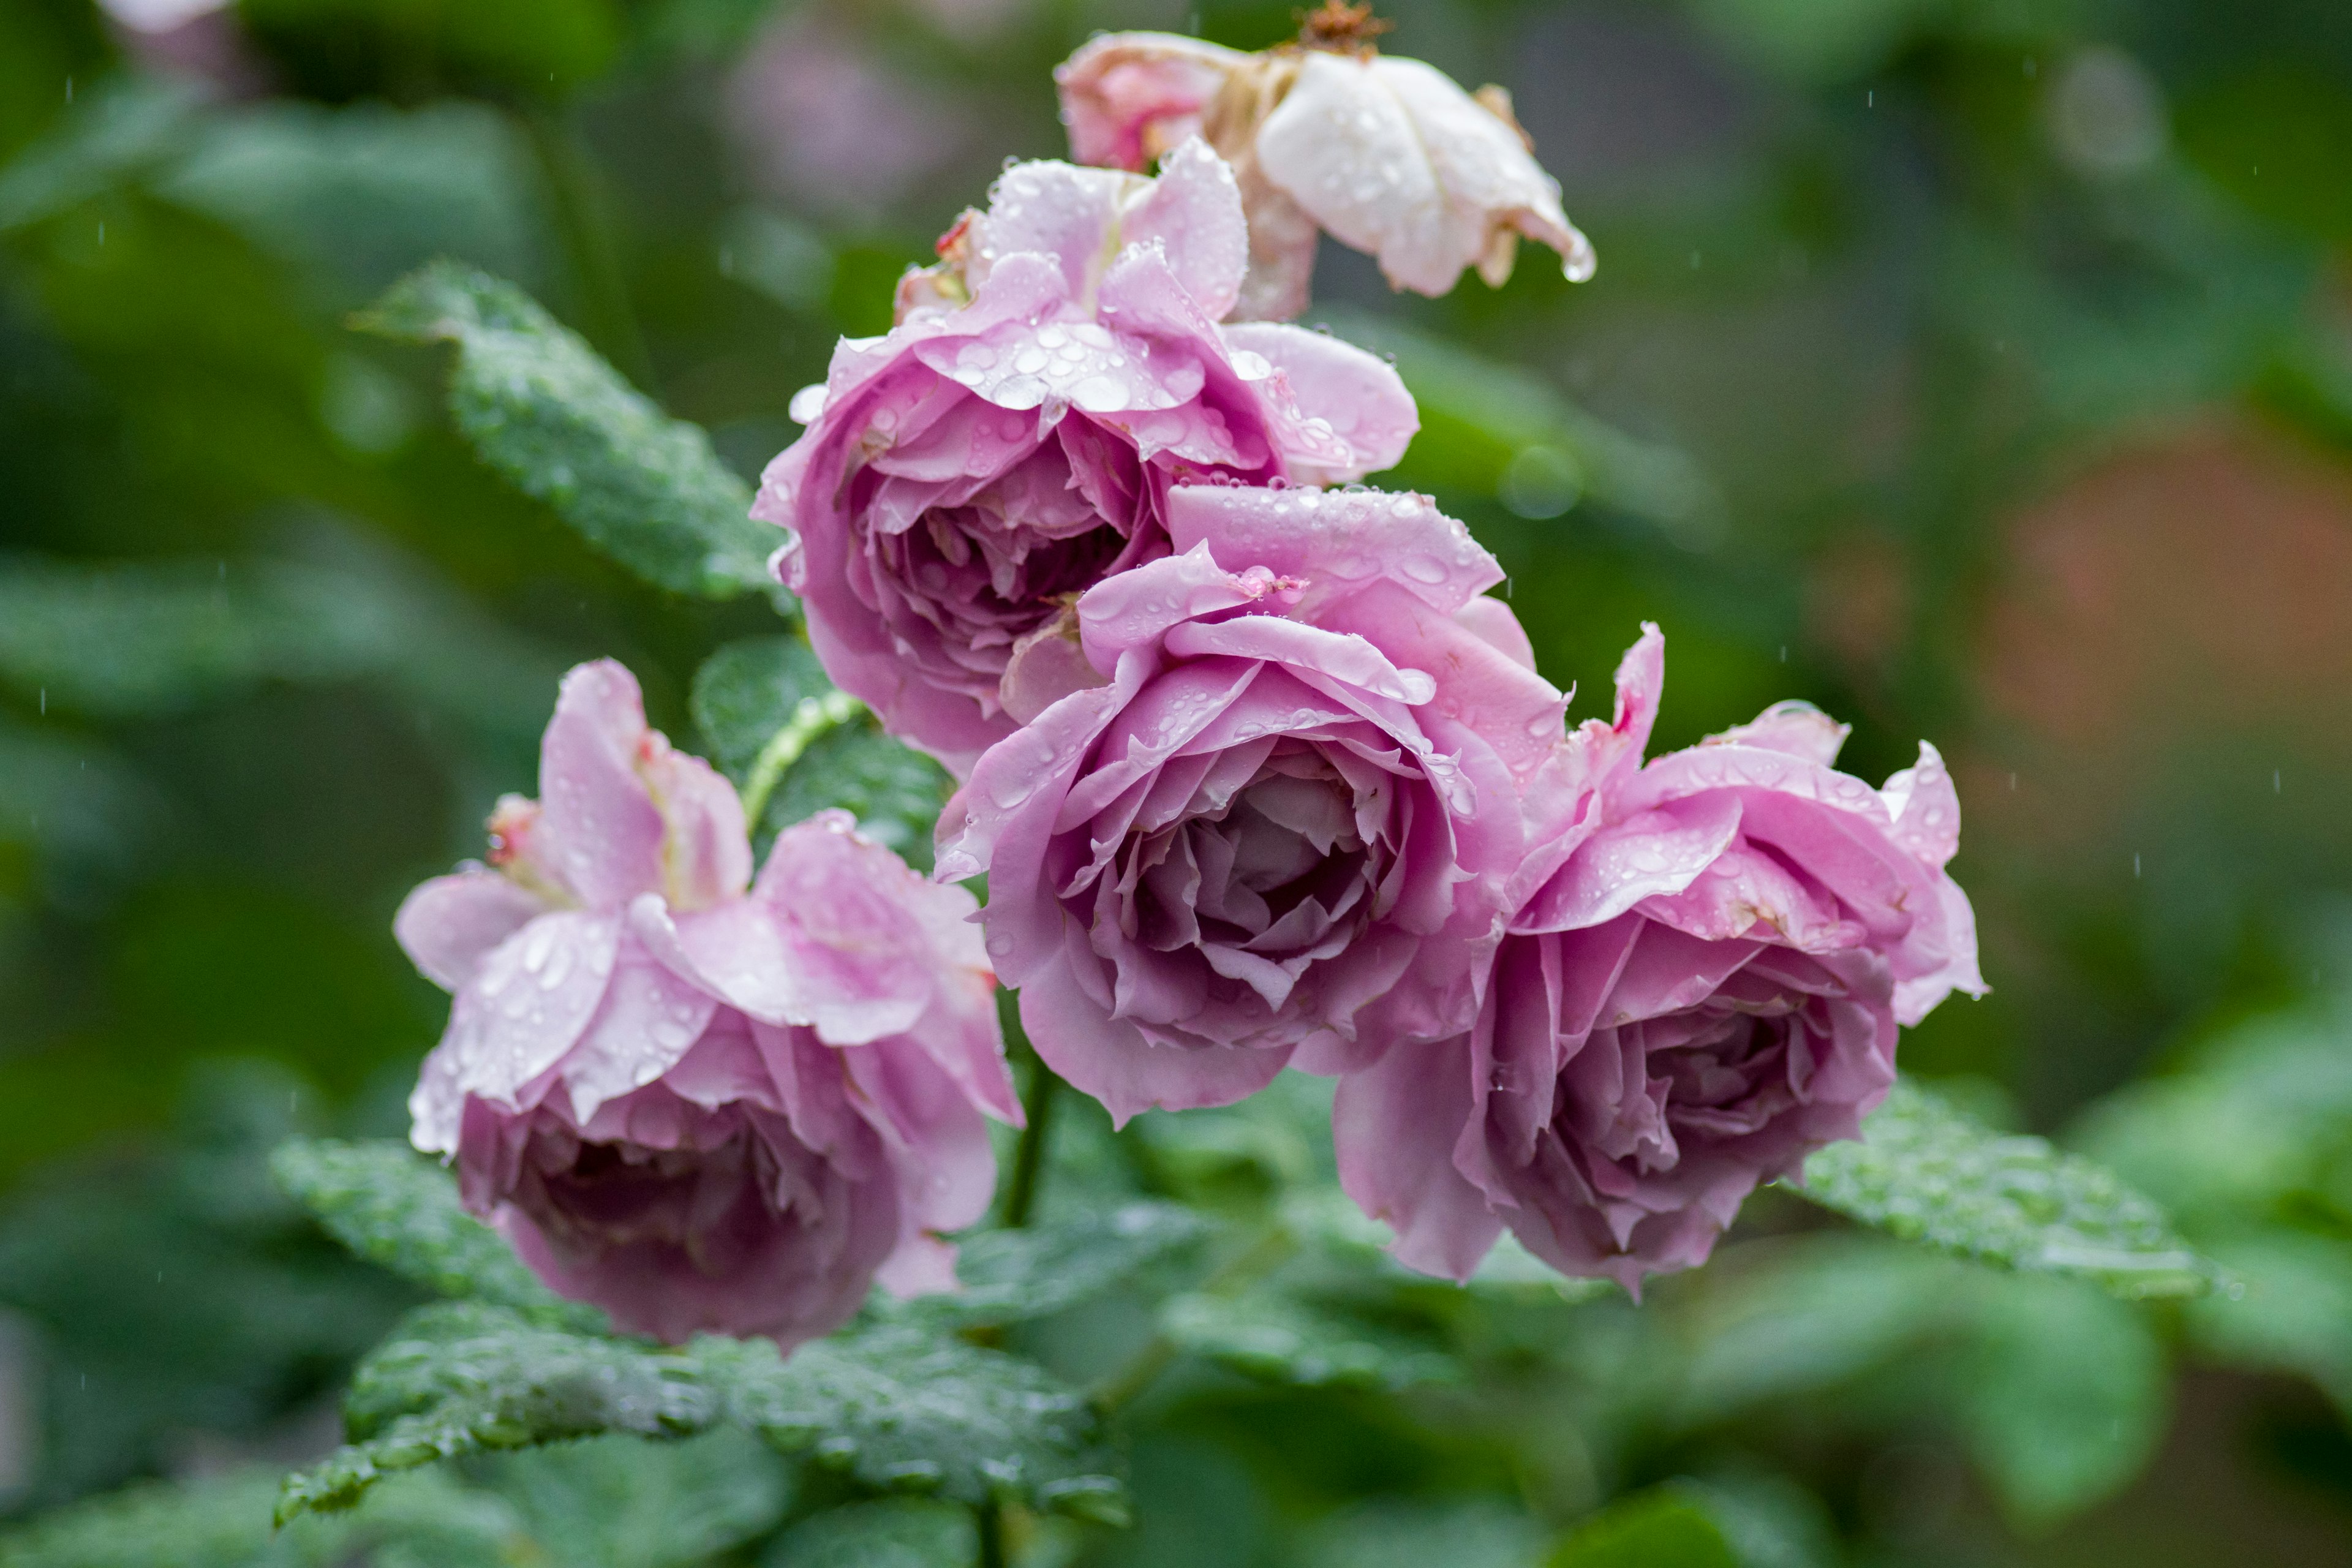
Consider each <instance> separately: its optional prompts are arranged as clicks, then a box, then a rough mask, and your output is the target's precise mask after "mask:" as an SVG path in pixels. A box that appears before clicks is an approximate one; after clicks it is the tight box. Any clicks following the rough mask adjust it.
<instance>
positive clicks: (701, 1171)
mask: <svg viewBox="0 0 2352 1568" xmlns="http://www.w3.org/2000/svg"><path fill="white" fill-rule="evenodd" d="M729 1120H730V1121H732V1120H735V1119H733V1118H729ZM778 1175H779V1169H778V1163H777V1159H776V1154H775V1151H774V1150H773V1149H772V1147H771V1146H770V1144H769V1142H768V1141H767V1140H765V1139H762V1138H761V1137H759V1136H757V1135H756V1134H755V1133H753V1132H752V1131H751V1130H750V1129H749V1128H748V1127H742V1126H740V1125H739V1126H738V1127H737V1129H736V1130H735V1131H731V1132H730V1133H728V1134H726V1135H725V1136H723V1137H722V1138H720V1139H719V1140H718V1141H717V1142H712V1143H710V1144H709V1146H708V1147H702V1148H696V1147H691V1146H680V1147H678V1148H674V1149H649V1148H645V1147H641V1146H639V1145H635V1144H629V1143H604V1142H580V1141H579V1140H578V1139H576V1138H574V1137H573V1136H572V1134H571V1133H570V1131H569V1130H567V1129H563V1128H560V1127H555V1128H548V1129H545V1130H536V1129H535V1130H534V1131H533V1132H532V1133H531V1136H530V1142H529V1144H528V1145H527V1146H526V1147H525V1149H524V1151H523V1178H522V1182H521V1184H520V1188H519V1190H518V1191H517V1192H516V1194H515V1202H516V1204H517V1205H518V1206H519V1207H520V1208H521V1209H522V1210H523V1212H524V1213H525V1214H527V1215H530V1218H531V1220H532V1221H533V1222H534V1223H536V1224H537V1225H538V1226H539V1227H540V1230H541V1233H542V1234H543V1235H544V1236H546V1237H547V1238H548V1241H549V1243H550V1245H551V1246H552V1247H555V1248H556V1249H557V1250H558V1251H560V1252H562V1253H566V1254H569V1255H571V1256H572V1257H573V1258H575V1259H576V1260H578V1261H581V1262H587V1261H590V1260H593V1258H596V1257H597V1256H599V1255H600V1254H602V1253H604V1252H605V1251H607V1250H609V1249H613V1248H618V1247H658V1248H662V1249H664V1250H669V1249H675V1250H676V1251H677V1253H679V1254H681V1255H683V1257H684V1258H686V1259H687V1261H688V1262H689V1263H690V1264H692V1266H693V1267H694V1268H695V1269H696V1271H697V1272H698V1273H701V1274H703V1275H706V1276H709V1277H710V1278H713V1279H719V1278H724V1277H726V1276H728V1275H729V1274H730V1273H732V1272H733V1271H735V1270H737V1269H738V1268H741V1267H742V1265H743V1263H744V1261H745V1260H746V1259H748V1258H753V1257H756V1256H758V1255H759V1254H760V1253H761V1252H762V1251H763V1250H764V1249H765V1248H767V1247H771V1246H772V1245H773V1243H774V1240H775V1236H776V1231H777V1227H778V1226H779V1224H780V1223H788V1218H787V1216H786V1215H782V1214H781V1213H779V1212H778V1209H777V1206H776V1204H775V1202H774V1200H773V1197H772V1194H774V1193H775V1192H776V1191H777V1190H778Z"/></svg>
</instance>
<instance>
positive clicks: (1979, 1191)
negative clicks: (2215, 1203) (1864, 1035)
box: [1796, 1079, 2218, 1297]
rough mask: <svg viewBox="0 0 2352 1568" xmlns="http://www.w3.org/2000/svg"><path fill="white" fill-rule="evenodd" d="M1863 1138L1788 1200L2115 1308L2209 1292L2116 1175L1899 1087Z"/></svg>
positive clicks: (2195, 1265)
mask: <svg viewBox="0 0 2352 1568" xmlns="http://www.w3.org/2000/svg"><path fill="white" fill-rule="evenodd" d="M1863 1134H1864V1135H1863V1138H1862V1140H1861V1141H1860V1142H1846V1143H1835V1144H1832V1145H1831V1146H1830V1147H1829V1148H1827V1149H1824V1150H1822V1152H1819V1153H1817V1154H1815V1155H1814V1156H1813V1157H1812V1158H1811V1160H1808V1161H1807V1162H1806V1163H1805V1173H1804V1183H1803V1185H1802V1186H1801V1187H1798V1188H1797V1189H1796V1190H1797V1191H1799V1192H1801V1193H1802V1194H1804V1195H1805V1196H1806V1197H1809V1198H1811V1199H1812V1200H1813V1201H1814V1202H1815V1203H1818V1204H1820V1205H1823V1206H1824V1207H1826V1208H1832V1209H1835V1210H1836V1211H1838V1212H1839V1213H1840V1214H1843V1215H1849V1216H1851V1217H1852V1218H1854V1219H1857V1220H1860V1221H1861V1222H1862V1223H1864V1225H1871V1226H1878V1227H1879V1228H1881V1229H1883V1230H1885V1231H1887V1232H1889V1233H1891V1234H1893V1235H1895V1236H1897V1237H1902V1238H1903V1239H1904V1240H1906V1241H1916V1242H1921V1243H1924V1244H1926V1245H1927V1246H1929V1247H1936V1248H1938V1249H1939V1250H1942V1251H1945V1252H1949V1253H1955V1254H1958V1256H1960V1257H1964V1258H1975V1259H1977V1260H1978V1261H1979V1262H1984V1263H1990V1264H1994V1265H1997V1266H1999V1267H2001V1268H2023V1269H2036V1270H2044V1271H2048V1272H2053V1273H2061V1274H2077V1275H2082V1276H2084V1277H2086V1278H2089V1279H2096V1280H2098V1281H2099V1282H2100V1283H2102V1284H2104V1285H2105V1286H2106V1288H2107V1289H2110V1290H2112V1291H2114V1292H2115V1293H2116V1294H2117V1295H2120V1296H2126V1297H2149V1296H2195V1295H2201V1294H2202V1293H2204V1292H2205V1291H2206V1290H2208V1289H2211V1288H2212V1285H2213V1283H2214V1280H2215V1279H2216V1277H2217V1273H2218V1271H2217V1270H2216V1269H2215V1268H2214V1267H2213V1266H2212V1265H2211V1264H2210V1263H2209V1262H2208V1261H2206V1260H2205V1259H2204V1258H2200V1257H2199V1256H2198V1255H2197V1254H2196V1253H2195V1252H2193V1251H2191V1250H2189V1247H2188V1244H2187V1243H2185V1242H2183V1241H2182V1240H2181V1239H2180V1238H2179V1237H2178V1236H2176V1235H2175V1234H2174V1233H2173V1230H2172V1227H2171V1225H2170V1223H2169V1222H2168V1220H2167V1219H2166V1218H2165V1215H2164V1213H2163V1211H2162V1210H2160V1209H2158V1207H2157V1206H2156V1205H2154V1204H2153V1203H2150V1202H2149V1201H2148V1200H2147V1198H2144V1197H2142V1196H2141V1195H2140V1194H2137V1193H2136V1192H2134V1191H2132V1190H2131V1189H2130V1188H2129V1187H2127V1186H2126V1185H2125V1184H2124V1183H2123V1181H2122V1180H2121V1179H2120V1178H2119V1177H2117V1176H2116V1174H2115V1173H2112V1172H2110V1171H2108V1170H2107V1169H2105V1167H2104V1166H2101V1165H2098V1164H2095V1163H2092V1162H2091V1161H2089V1160H2085V1159H2084V1158H2082V1157H2081V1156H2079V1155H2074V1154H2065V1153H2061V1152H2058V1151H2057V1150H2054V1149H2053V1148H2052V1147H2051V1146H2050V1144H2049V1143H2048V1142H2045V1141H2044V1140H2042V1139H2040V1138H2026V1137H2011V1136H2005V1135H2002V1134H2000V1133H1996V1132H1993V1131H1990V1130H1989V1129H1987V1128H1985V1127H1982V1126H1980V1125H1979V1124H1978V1123H1977V1122H1975V1121H1971V1120H1970V1119H1969V1118H1968V1117H1966V1116H1963V1115H1961V1114H1960V1113H1959V1112H1958V1111H1957V1110H1953V1109H1952V1108H1951V1107H1950V1106H1949V1105H1948V1104H1946V1103H1945V1102H1944V1101H1943V1100H1940V1099H1939V1098H1937V1096H1936V1095H1935V1094H1933V1093H1931V1092H1929V1091H1928V1090H1927V1089H1921V1088H1919V1087H1918V1086H1917V1085H1916V1084H1913V1083H1911V1082H1909V1081H1908V1080H1907V1079H1906V1080H1898V1081H1897V1082H1896V1083H1895V1089H1894V1091H1893V1092H1892V1093H1890V1094H1889V1095H1888V1096H1887V1097H1886V1102H1885V1104H1884V1105H1882V1106H1880V1107H1879V1108H1878V1110H1876V1111H1875V1112H1874V1113H1873V1114H1872V1116H1871V1118H1870V1120H1869V1121H1868V1123H1867V1124H1866V1125H1865V1126H1864V1129H1863Z"/></svg>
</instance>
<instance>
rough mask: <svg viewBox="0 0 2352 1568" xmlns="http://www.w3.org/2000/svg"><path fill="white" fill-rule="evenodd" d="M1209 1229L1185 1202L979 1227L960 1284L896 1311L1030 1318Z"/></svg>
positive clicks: (961, 1266)
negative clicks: (1012, 1226) (1015, 1225)
mask: <svg viewBox="0 0 2352 1568" xmlns="http://www.w3.org/2000/svg"><path fill="white" fill-rule="evenodd" d="M1208 1230H1209V1224H1208V1222H1207V1221H1206V1220H1205V1219H1203V1218H1202V1216H1201V1215H1198V1214H1196V1213H1194V1212H1193V1211H1192V1210H1191V1209H1188V1208H1185V1207H1183V1206H1181V1205H1177V1204H1168V1203H1132V1204H1121V1205H1118V1206H1117V1207H1115V1208H1104V1209H1093V1210H1088V1211H1085V1212H1081V1213H1078V1214H1074V1215H1067V1216H1064V1217H1058V1218H1055V1219H1052V1220H1047V1221H1040V1222H1037V1223H1034V1224H1032V1225H1028V1226H1023V1227H1021V1228H1018V1229H1001V1230H983V1231H979V1232H976V1233H974V1234H973V1235H971V1236H969V1237H965V1238H964V1240H963V1241H962V1243H961V1246H960V1247H959V1248H958V1250H957V1256H956V1274H957V1277H958V1278H959V1279H961V1281H962V1286H963V1288H962V1289H960V1290H956V1291H952V1292H947V1293H943V1294H940V1295H934V1296H918V1297H916V1298H915V1299H914V1300H910V1301H908V1302H907V1303H906V1304H905V1306H903V1307H901V1308H898V1309H896V1310H898V1312H900V1313H902V1314H904V1315H905V1316H907V1317H908V1318H910V1319H913V1320H917V1321H922V1322H926V1323H934V1324H939V1325H941V1326H943V1327H944V1326H952V1327H958V1328H967V1327H978V1326H984V1325H996V1324H1003V1323H1023V1322H1028V1321H1033V1320H1034V1319H1037V1318H1043V1317H1048V1316H1050V1315H1052V1314H1053V1313H1055V1312H1059V1311H1062V1310H1065V1309H1066V1308H1069V1307H1075V1306H1076V1305H1078V1304H1079V1303H1080V1302H1082V1301H1087V1300H1092V1299H1093V1298H1095V1297H1097V1296H1099V1295H1101V1294H1103V1293H1104V1292H1106V1291H1108V1290H1110V1289H1114V1288H1115V1287H1117V1286H1118V1285H1120V1284H1122V1283H1125V1282H1128V1281H1130V1280H1133V1279H1136V1278H1137V1277H1138V1275H1139V1274H1140V1273H1141V1272H1142V1271H1143V1270H1145V1269H1147V1268H1150V1267H1151V1266H1152V1265H1153V1264H1156V1263H1159V1262H1160V1261H1162V1260H1163V1259H1166V1258H1171V1257H1173V1256H1175V1255H1176V1254H1179V1253H1181V1252H1184V1251H1186V1250H1187V1249H1189V1248H1191V1247H1193V1246H1194V1245H1195V1244H1196V1243H1198V1242H1199V1241H1201V1240H1202V1238H1203V1237H1205V1236H1206V1235H1207V1233H1208Z"/></svg>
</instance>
